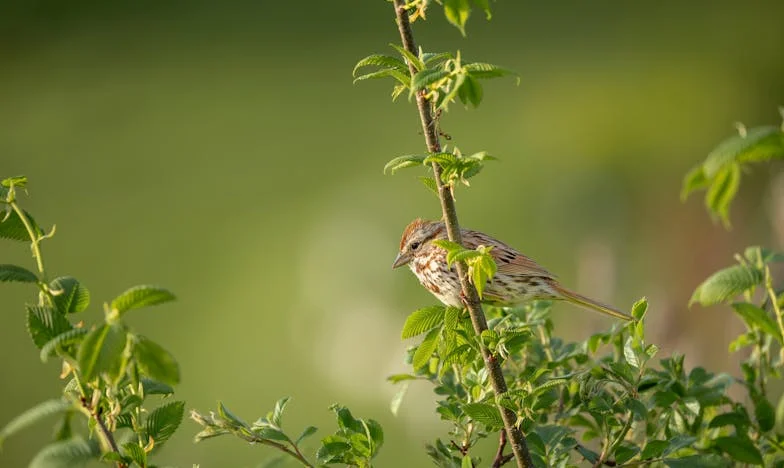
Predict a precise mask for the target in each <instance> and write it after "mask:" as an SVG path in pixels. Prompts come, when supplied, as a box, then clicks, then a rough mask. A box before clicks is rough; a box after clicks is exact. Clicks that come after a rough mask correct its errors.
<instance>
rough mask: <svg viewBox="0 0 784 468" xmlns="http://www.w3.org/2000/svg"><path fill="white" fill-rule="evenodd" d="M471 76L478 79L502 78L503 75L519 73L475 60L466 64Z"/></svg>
mask: <svg viewBox="0 0 784 468" xmlns="http://www.w3.org/2000/svg"><path fill="white" fill-rule="evenodd" d="M464 68H465V70H466V71H467V72H468V74H469V76H471V77H473V78H478V79H487V78H500V77H502V76H508V75H517V73H515V72H514V71H512V70H509V69H508V68H503V67H499V66H497V65H493V64H491V63H482V62H473V63H468V64H466V65H465V67H464Z"/></svg>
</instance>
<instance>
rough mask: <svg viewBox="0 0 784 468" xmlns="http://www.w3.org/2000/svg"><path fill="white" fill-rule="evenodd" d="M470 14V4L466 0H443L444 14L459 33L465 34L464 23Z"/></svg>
mask: <svg viewBox="0 0 784 468" xmlns="http://www.w3.org/2000/svg"><path fill="white" fill-rule="evenodd" d="M470 14H471V5H470V4H469V3H468V0H444V15H445V16H446V19H447V21H449V22H450V23H452V24H453V25H454V26H455V27H456V28H457V29H459V30H460V34H462V35H463V36H465V35H466V34H465V24H466V21H468V17H469V15H470Z"/></svg>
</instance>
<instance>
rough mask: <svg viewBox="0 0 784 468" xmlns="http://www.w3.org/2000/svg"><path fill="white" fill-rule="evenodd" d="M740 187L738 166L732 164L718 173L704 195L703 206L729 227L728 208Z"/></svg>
mask: <svg viewBox="0 0 784 468" xmlns="http://www.w3.org/2000/svg"><path fill="white" fill-rule="evenodd" d="M739 186H740V165H738V164H733V165H731V166H728V167H726V168H724V169H722V170H721V172H719V174H718V175H717V176H716V178H715V179H714V180H713V182H712V183H711V186H710V187H709V188H708V191H707V192H706V193H705V206H706V207H707V208H708V210H710V211H711V212H712V213H714V214H715V215H717V216H718V217H719V218H720V219H721V220H722V222H723V223H724V225H725V226H727V227H729V207H730V203H732V200H733V199H734V198H735V195H736V194H737V193H738V187H739Z"/></svg>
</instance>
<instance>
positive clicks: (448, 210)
mask: <svg viewBox="0 0 784 468" xmlns="http://www.w3.org/2000/svg"><path fill="white" fill-rule="evenodd" d="M393 3H394V7H395V16H396V17H397V25H398V30H399V32H400V39H401V40H402V42H403V47H404V48H405V49H406V50H407V51H409V52H411V53H412V54H414V55H418V53H417V48H416V44H415V43H414V35H413V32H412V31H411V24H410V22H409V20H408V11H406V9H405V6H404V2H403V0H393ZM408 68H409V72H410V74H411V77H412V78H413V76H414V75H415V74H416V69H415V68H414V66H413V64H411V63H409V64H408ZM416 103H417V108H418V109H419V117H420V120H421V122H422V130H423V132H424V134H425V142H426V143H427V150H428V152H430V153H437V152H440V151H441V142H440V141H439V138H438V129H437V128H436V122H435V119H434V118H433V113H432V111H431V103H430V100H429V99H427V98H426V97H425V93H424V91H419V92H417V93H416ZM433 175H434V178H435V180H436V184H437V186H438V198H439V199H440V200H441V211H442V213H443V216H444V223H445V224H446V231H447V235H448V236H449V240H451V241H452V242H457V243H458V244H462V242H463V241H462V236H461V235H460V224H459V223H458V221H457V211H456V209H455V200H454V198H452V192H451V191H450V188H449V186H448V185H445V184H444V183H443V182H442V181H441V166H439V165H438V164H437V163H435V162H433ZM455 267H456V269H457V274H458V276H459V277H460V285H461V287H462V290H463V298H464V301H465V305H466V308H467V309H468V313H469V315H470V316H471V323H472V324H473V326H474V331H475V332H476V334H477V336H480V335H481V334H482V332H483V331H484V330H487V320H486V319H485V314H484V311H483V310H482V304H481V302H480V300H479V294H478V293H477V292H476V288H475V287H474V285H473V284H471V282H470V280H469V278H468V275H467V274H466V268H465V265H464V264H463V263H462V262H456V263H455ZM482 357H483V358H484V361H485V367H486V368H487V370H488V373H489V374H490V380H491V382H492V384H493V390H494V391H495V394H496V398H498V397H500V396H501V395H502V394H504V393H506V391H507V386H506V381H505V380H504V374H503V371H502V370H501V366H500V364H499V363H498V361H497V359H496V357H495V356H494V355H493V354H492V353H491V352H490V351H489V350H488V349H487V348H486V347H484V346H482ZM498 409H499V410H500V412H501V417H502V418H503V420H504V427H505V429H506V433H507V435H508V439H509V441H510V442H511V445H512V451H513V453H514V456H515V459H516V460H517V466H518V467H520V468H525V467H531V466H533V462H532V461H531V454H530V453H529V452H528V446H527V444H526V442H525V436H524V435H523V432H522V431H521V430H520V428H519V427H517V415H515V413H514V412H513V411H512V410H510V409H508V408H506V407H504V406H501V405H498Z"/></svg>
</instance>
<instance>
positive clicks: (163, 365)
mask: <svg viewBox="0 0 784 468" xmlns="http://www.w3.org/2000/svg"><path fill="white" fill-rule="evenodd" d="M133 355H134V357H135V358H136V363H137V364H138V366H139V370H140V371H141V372H142V374H144V375H146V376H147V377H150V378H151V379H154V380H157V381H159V382H163V383H164V384H168V385H177V384H178V383H180V366H179V365H178V364H177V361H176V360H175V359H174V356H172V355H171V353H169V352H168V351H166V350H165V349H163V347H161V346H160V345H159V344H157V343H155V342H154V341H152V340H149V339H147V338H145V337H143V336H137V337H136V343H135V344H134V347H133Z"/></svg>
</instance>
